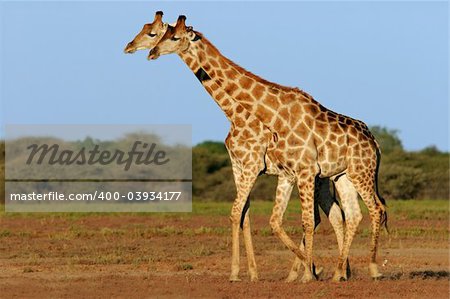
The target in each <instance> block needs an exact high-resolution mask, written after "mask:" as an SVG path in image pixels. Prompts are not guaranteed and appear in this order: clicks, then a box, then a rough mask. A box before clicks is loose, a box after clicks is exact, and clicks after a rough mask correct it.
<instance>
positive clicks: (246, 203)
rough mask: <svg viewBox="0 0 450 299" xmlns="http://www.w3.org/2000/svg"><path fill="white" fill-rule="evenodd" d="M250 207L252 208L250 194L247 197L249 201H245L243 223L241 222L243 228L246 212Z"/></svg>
mask: <svg viewBox="0 0 450 299" xmlns="http://www.w3.org/2000/svg"><path fill="white" fill-rule="evenodd" d="M249 208H250V196H249V197H247V201H246V202H245V205H244V208H243V209H242V214H241V223H240V226H241V229H243V228H244V220H245V214H246V213H247V211H248V209H249Z"/></svg>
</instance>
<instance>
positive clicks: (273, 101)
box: [264, 94, 280, 110]
mask: <svg viewBox="0 0 450 299" xmlns="http://www.w3.org/2000/svg"><path fill="white" fill-rule="evenodd" d="M264 102H265V103H266V104H267V106H269V107H270V108H272V109H274V110H278V108H279V107H280V103H279V102H278V99H277V97H275V96H273V95H271V94H267V96H266V98H265V100H264Z"/></svg>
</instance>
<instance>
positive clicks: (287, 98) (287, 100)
mask: <svg viewBox="0 0 450 299" xmlns="http://www.w3.org/2000/svg"><path fill="white" fill-rule="evenodd" d="M280 100H281V103H282V104H289V103H291V102H293V101H294V100H295V96H294V94H292V93H285V94H284V95H282V96H281V97H280Z"/></svg>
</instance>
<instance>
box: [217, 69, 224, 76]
mask: <svg viewBox="0 0 450 299" xmlns="http://www.w3.org/2000/svg"><path fill="white" fill-rule="evenodd" d="M216 75H217V77H219V78H223V73H222V71H221V70H217V71H216Z"/></svg>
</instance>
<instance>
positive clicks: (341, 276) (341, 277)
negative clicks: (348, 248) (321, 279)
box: [331, 271, 347, 282]
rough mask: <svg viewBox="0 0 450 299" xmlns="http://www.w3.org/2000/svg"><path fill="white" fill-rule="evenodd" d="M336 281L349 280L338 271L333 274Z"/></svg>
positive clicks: (333, 279)
mask: <svg viewBox="0 0 450 299" xmlns="http://www.w3.org/2000/svg"><path fill="white" fill-rule="evenodd" d="M331 280H332V281H334V282H341V281H347V277H345V276H344V275H342V274H341V273H340V271H336V272H335V273H334V275H333V278H332V279H331Z"/></svg>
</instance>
